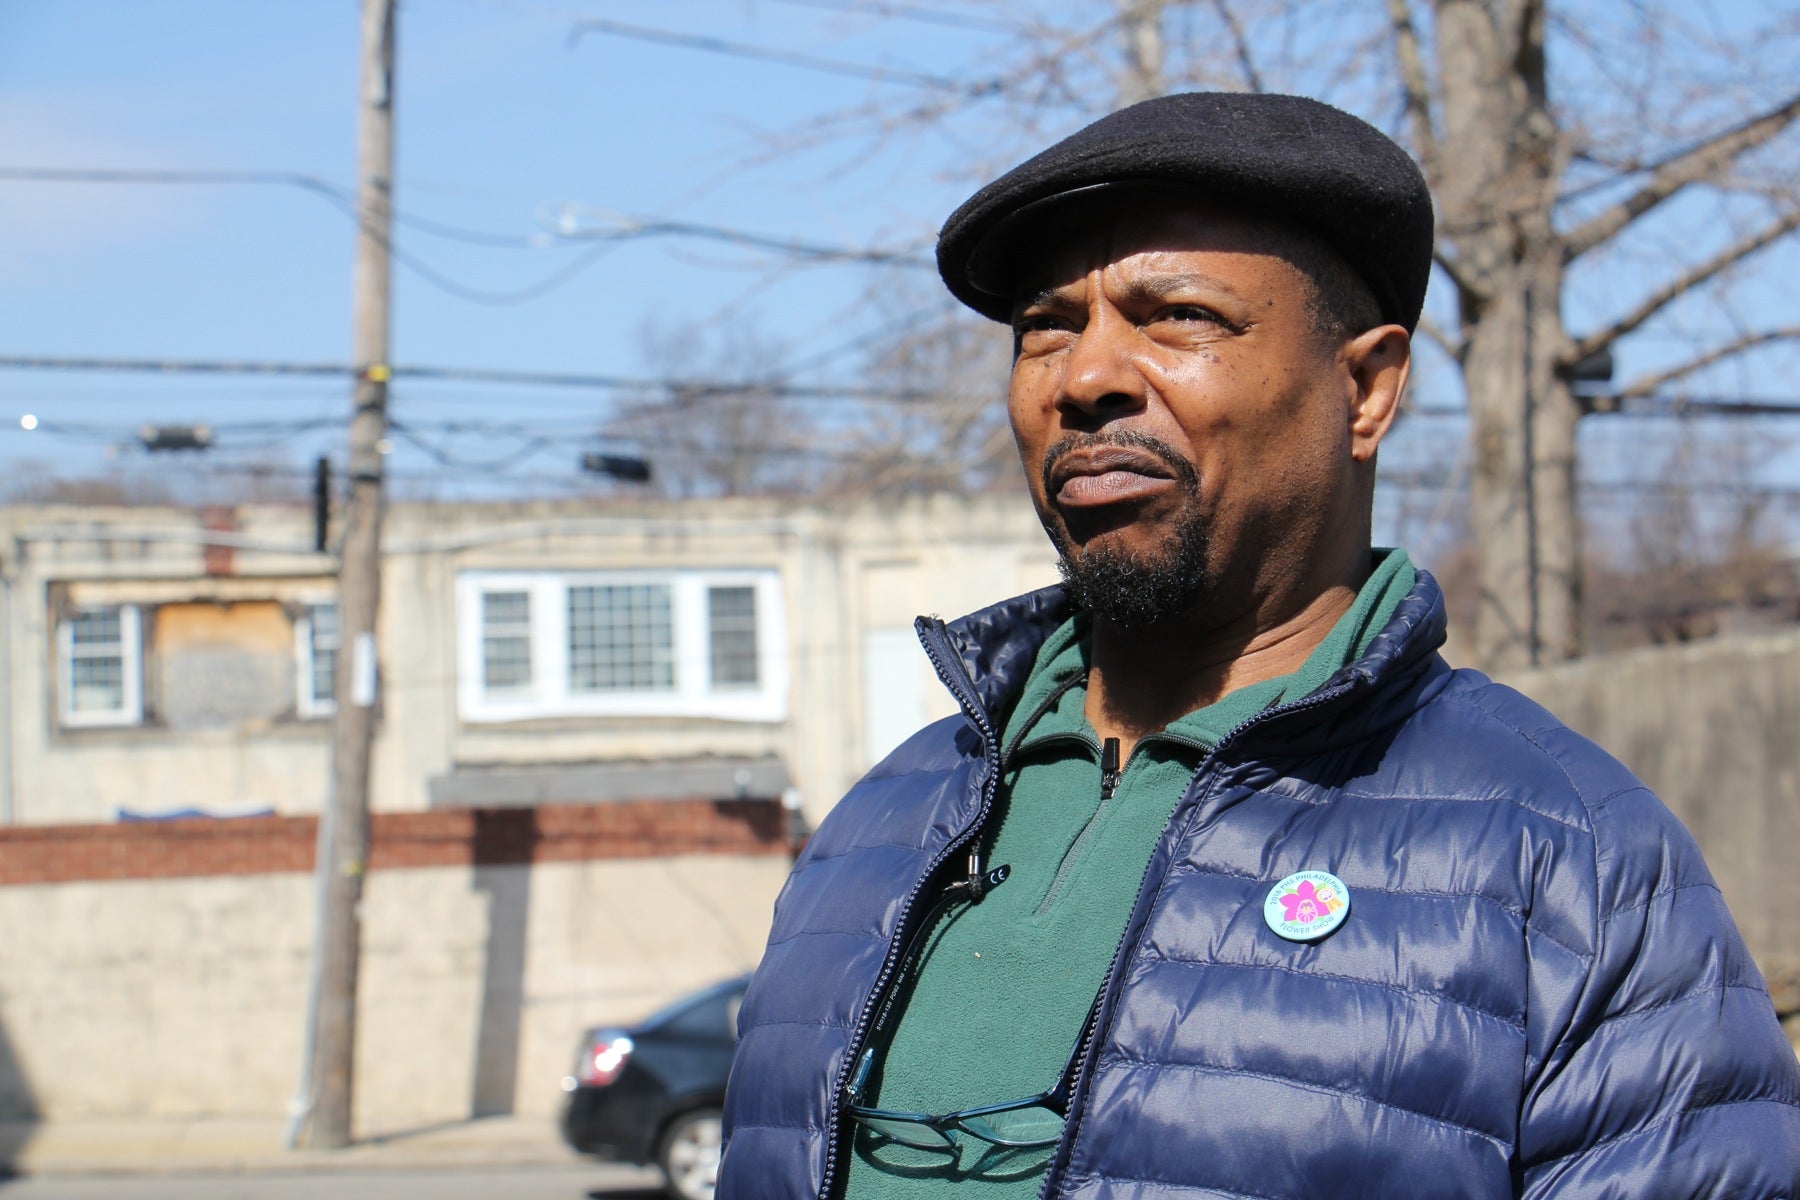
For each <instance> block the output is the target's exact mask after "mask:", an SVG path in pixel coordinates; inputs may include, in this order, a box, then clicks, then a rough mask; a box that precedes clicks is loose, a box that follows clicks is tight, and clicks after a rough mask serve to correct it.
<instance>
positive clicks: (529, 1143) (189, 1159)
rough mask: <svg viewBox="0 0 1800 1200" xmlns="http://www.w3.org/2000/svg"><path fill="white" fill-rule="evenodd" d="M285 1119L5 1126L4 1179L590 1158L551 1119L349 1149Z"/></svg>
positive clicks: (397, 1135) (369, 1138)
mask: <svg viewBox="0 0 1800 1200" xmlns="http://www.w3.org/2000/svg"><path fill="white" fill-rule="evenodd" d="M284 1128H285V1122H284V1121H283V1120H282V1119H281V1118H279V1117H267V1118H228V1117H217V1118H197V1119H186V1120H167V1119H164V1120H158V1119H154V1118H146V1119H135V1120H134V1119H127V1118H95V1119H89V1120H61V1121H47V1122H42V1123H35V1124H34V1123H0V1177H3V1176H4V1174H5V1169H6V1166H7V1164H10V1169H11V1170H12V1171H13V1172H14V1173H15V1174H19V1175H93V1174H122V1173H129V1174H182V1173H213V1172H217V1173H242V1172H252V1171H254V1172H274V1171H330V1170H357V1171H368V1170H379V1169H386V1168H392V1169H397V1170H422V1171H429V1170H433V1169H437V1168H444V1167H457V1166H473V1165H487V1166H494V1165H510V1166H568V1165H571V1164H575V1163H580V1162H583V1161H585V1160H584V1159H582V1158H581V1157H580V1156H579V1155H577V1154H576V1153H575V1152H574V1151H572V1150H570V1149H569V1148H568V1147H567V1146H565V1145H563V1142H562V1138H561V1136H560V1134H559V1133H558V1131H557V1128H556V1121H555V1118H553V1117H550V1116H544V1115H539V1116H505V1117H483V1118H480V1119H477V1120H470V1121H458V1122H447V1123H443V1124H436V1125H413V1126H408V1127H396V1128H390V1129H375V1130H359V1131H358V1137H359V1139H360V1140H359V1141H358V1142H357V1143H356V1144H355V1145H353V1146H350V1147H349V1148H347V1149H344V1150H292V1151H290V1150H284V1149H282V1147H281V1137H282V1132H283V1130H284Z"/></svg>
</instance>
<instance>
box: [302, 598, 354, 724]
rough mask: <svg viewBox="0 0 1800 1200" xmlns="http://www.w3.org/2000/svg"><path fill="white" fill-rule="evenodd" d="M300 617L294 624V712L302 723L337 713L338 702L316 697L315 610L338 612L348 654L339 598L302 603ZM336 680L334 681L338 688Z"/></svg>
mask: <svg viewBox="0 0 1800 1200" xmlns="http://www.w3.org/2000/svg"><path fill="white" fill-rule="evenodd" d="M300 604H301V611H300V616H299V617H298V618H296V619H295V621H294V693H295V695H294V711H295V712H296V713H298V714H299V715H300V717H301V718H302V719H312V718H317V717H329V716H331V715H332V714H333V713H335V712H336V711H337V699H336V697H333V698H332V699H329V700H321V699H319V698H318V697H317V696H316V695H314V694H313V686H312V684H313V636H312V635H313V618H312V614H313V609H315V608H324V607H327V606H329V607H331V608H335V609H337V611H338V644H337V646H336V650H337V652H338V654H339V655H340V656H341V655H342V654H343V653H344V610H343V608H342V606H340V605H339V604H338V599H337V597H336V596H312V597H307V598H303V599H302V600H301V601H300ZM335 684H336V679H335V677H334V679H333V685H334V686H335Z"/></svg>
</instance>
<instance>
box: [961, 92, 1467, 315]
mask: <svg viewBox="0 0 1800 1200" xmlns="http://www.w3.org/2000/svg"><path fill="white" fill-rule="evenodd" d="M1145 187H1151V188H1158V189H1162V190H1172V191H1176V192H1182V193H1191V194H1193V195H1195V196H1198V197H1201V198H1205V199H1209V200H1217V201H1222V202H1226V203H1230V204H1236V205H1243V206H1246V207H1249V208H1251V209H1252V210H1253V211H1256V212H1268V213H1270V214H1271V215H1274V216H1276V217H1278V218H1281V219H1285V220H1287V221H1290V222H1293V223H1294V224H1297V225H1300V226H1303V227H1305V228H1308V229H1311V230H1312V231H1314V232H1315V233H1317V234H1318V235H1320V236H1321V237H1323V238H1324V239H1325V241H1326V242H1327V243H1329V244H1330V245H1331V246H1332V247H1333V248H1334V249H1336V250H1337V252H1338V253H1339V254H1340V255H1342V256H1343V258H1344V260H1345V261H1346V262H1347V263H1349V264H1350V266H1351V268H1352V269H1354V270H1355V271H1356V272H1357V274H1359V275H1361V276H1362V278H1363V280H1364V281H1365V282H1366V283H1367V284H1368V285H1369V289H1370V290H1371V291H1372V292H1373V293H1374V294H1375V299H1376V301H1377V302H1378V303H1379V304H1380V306H1381V313H1382V316H1383V317H1384V318H1385V319H1386V320H1389V321H1392V322H1394V323H1396V324H1399V325H1404V326H1405V327H1406V328H1407V329H1408V330H1411V329H1413V328H1414V327H1416V326H1417V325H1418V323H1419V310H1420V308H1422V307H1423V305H1424V303H1425V284H1426V282H1427V280H1428V279H1429V277H1430V274H1431V234H1432V216H1431V194H1430V192H1429V191H1428V190H1427V189H1426V186H1425V177H1424V175H1422V174H1421V173H1420V171H1419V168H1418V165H1417V164H1415V163H1414V162H1413V160H1412V159H1411V157H1409V156H1408V155H1407V153H1406V151H1404V150H1402V149H1401V148H1400V147H1399V146H1398V145H1396V144H1395V143H1394V142H1393V140H1392V139H1390V138H1389V137H1387V135H1386V134H1383V133H1382V132H1381V131H1380V130H1378V129H1376V128H1375V127H1374V126H1372V125H1370V124H1368V123H1367V122H1365V121H1362V120H1360V119H1358V118H1356V117H1353V116H1351V115H1350V114H1349V113H1346V112H1342V111H1340V110H1339V109H1335V108H1333V107H1331V106H1330V105H1329V104H1321V103H1320V102H1319V101H1317V100H1309V99H1307V98H1306V97H1304V96H1276V95H1269V94H1266V93H1239V92H1186V93H1182V94H1180V95H1174V96H1161V97H1158V98H1157V99H1154V100H1146V101H1144V102H1143V103H1141V104H1134V105H1132V106H1131V107H1129V108H1123V109H1120V110H1119V111H1118V112H1115V113H1112V114H1110V115H1108V116H1105V117H1102V118H1100V119H1099V120H1098V121H1095V122H1094V123H1093V124H1092V125H1089V126H1088V127H1087V128H1086V129H1083V130H1081V131H1080V132H1078V133H1075V134H1072V135H1071V136H1069V137H1067V138H1064V139H1063V140H1062V141H1060V142H1058V143H1057V144H1056V145H1054V146H1052V147H1050V148H1049V149H1048V150H1046V151H1044V152H1043V153H1042V154H1039V155H1037V156H1036V157H1034V158H1030V159H1027V160H1026V161H1025V162H1023V163H1020V164H1019V165H1018V166H1016V167H1014V168H1013V169H1012V170H1010V171H1008V172H1007V173H1006V174H1004V175H1002V176H1001V177H1000V178H998V179H996V180H994V181H993V182H992V183H990V184H988V185H987V186H986V187H984V188H982V189H981V190H980V191H978V192H976V193H975V194H974V195H973V196H971V197H970V198H969V199H968V200H967V201H966V202H965V203H964V204H963V206H962V207H961V208H958V209H957V210H956V211H955V212H954V213H952V214H950V219H949V220H948V221H946V222H945V223H944V228H943V231H942V232H941V233H939V235H938V246H937V257H938V273H939V274H940V275H942V276H943V278H944V283H945V284H946V285H947V286H948V287H949V288H950V291H951V293H952V294H953V295H954V296H955V297H956V298H957V299H958V300H961V301H962V302H963V303H964V304H966V305H968V306H969V307H970V308H972V309H974V310H975V311H976V312H978V313H980V314H981V315H982V316H984V317H991V318H992V319H994V320H996V321H1010V320H1011V319H1012V302H1013V299H1014V297H1015V295H1016V294H1017V286H1016V285H1017V282H1018V277H1019V274H1020V272H1021V271H1022V270H1023V269H1025V268H1027V267H1029V266H1030V265H1031V264H1032V263H1033V262H1036V261H1041V259H1042V258H1043V256H1044V254H1045V252H1046V250H1047V247H1046V244H1045V241H1044V238H1045V224H1046V222H1047V221H1048V220H1049V219H1050V218H1051V217H1053V216H1055V215H1058V214H1066V213H1067V211H1068V209H1069V206H1070V205H1071V204H1072V203H1075V202H1078V201H1080V200H1083V199H1087V200H1103V199H1105V198H1106V197H1107V194H1108V193H1110V192H1112V191H1114V190H1124V189H1139V188H1145ZM1034 235H1035V236H1034Z"/></svg>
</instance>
